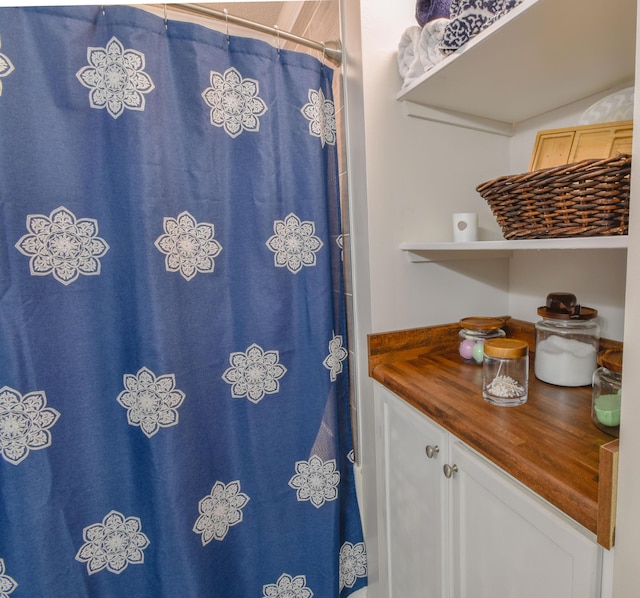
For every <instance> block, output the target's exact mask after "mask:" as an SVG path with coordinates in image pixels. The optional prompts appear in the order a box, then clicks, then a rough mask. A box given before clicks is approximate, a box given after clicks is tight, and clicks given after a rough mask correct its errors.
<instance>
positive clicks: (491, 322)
mask: <svg viewBox="0 0 640 598" xmlns="http://www.w3.org/2000/svg"><path fill="white" fill-rule="evenodd" d="M460 326H462V330H460V332H459V333H458V335H459V337H460V342H459V344H458V353H460V357H462V359H464V360H465V361H466V362H469V363H476V364H478V365H480V364H481V363H482V360H483V359H484V351H483V347H484V342H485V341H486V340H488V339H490V338H504V337H505V336H506V333H505V331H504V330H502V326H504V320H503V319H501V318H488V317H485V316H473V317H469V318H462V320H460Z"/></svg>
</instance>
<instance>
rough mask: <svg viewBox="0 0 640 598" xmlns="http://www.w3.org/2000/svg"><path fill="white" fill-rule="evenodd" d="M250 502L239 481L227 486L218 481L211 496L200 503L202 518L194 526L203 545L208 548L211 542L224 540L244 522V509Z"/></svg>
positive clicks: (199, 508) (199, 509)
mask: <svg viewBox="0 0 640 598" xmlns="http://www.w3.org/2000/svg"><path fill="white" fill-rule="evenodd" d="M249 500H250V499H249V497H248V496H247V495H246V494H244V492H240V481H239V480H235V481H233V482H230V483H229V484H226V485H225V484H224V483H223V482H220V481H217V482H216V483H215V484H214V486H213V488H212V489H211V494H209V495H207V496H205V497H204V498H203V499H202V500H201V501H200V502H199V503H198V511H199V512H200V516H199V517H198V519H197V520H196V522H195V524H194V526H193V531H194V532H195V533H196V534H201V538H200V539H201V541H202V545H203V546H206V545H207V544H209V542H211V540H218V541H222V540H224V538H225V536H226V535H227V532H228V531H229V528H230V527H231V526H233V525H238V524H239V523H240V522H241V521H242V518H243V514H242V509H243V508H244V507H245V505H246V504H247V503H248V502H249Z"/></svg>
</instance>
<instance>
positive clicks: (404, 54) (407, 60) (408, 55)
mask: <svg viewBox="0 0 640 598" xmlns="http://www.w3.org/2000/svg"><path fill="white" fill-rule="evenodd" d="M421 34H422V29H421V28H420V27H418V26H417V25H414V26H413V27H409V28H408V29H407V30H406V31H405V32H404V33H403V34H402V37H401V38H400V43H399V44H398V71H399V72H400V76H401V77H402V78H403V80H404V81H405V83H406V81H407V80H411V81H413V79H415V78H416V77H418V76H419V75H420V74H421V73H422V72H424V71H423V68H422V65H421V64H420V57H419V56H418V44H419V42H420V35H421Z"/></svg>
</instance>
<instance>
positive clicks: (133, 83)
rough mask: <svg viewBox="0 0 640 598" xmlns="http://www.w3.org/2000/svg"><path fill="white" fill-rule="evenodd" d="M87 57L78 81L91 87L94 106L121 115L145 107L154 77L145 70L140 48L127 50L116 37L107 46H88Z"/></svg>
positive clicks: (90, 92)
mask: <svg viewBox="0 0 640 598" xmlns="http://www.w3.org/2000/svg"><path fill="white" fill-rule="evenodd" d="M87 61H88V62H89V64H88V65H87V66H83V67H82V68H81V69H80V70H79V71H78V72H77V73H76V77H77V78H78V81H80V83H82V85H84V86H85V87H88V88H89V89H90V91H89V104H90V106H91V108H95V109H99V110H102V109H104V108H106V109H107V112H108V113H109V114H110V115H111V116H112V117H113V118H118V117H119V116H120V115H121V114H122V113H123V112H124V110H125V108H128V109H129V110H144V107H145V97H144V94H146V93H149V92H151V91H153V90H154V89H155V85H154V83H153V81H152V80H151V77H150V76H149V75H147V73H145V72H144V68H145V57H144V54H143V53H142V52H138V50H125V49H124V46H123V45H122V43H121V42H120V40H119V39H118V38H117V37H112V38H111V39H110V40H109V42H108V43H107V45H106V47H105V48H91V47H90V48H87Z"/></svg>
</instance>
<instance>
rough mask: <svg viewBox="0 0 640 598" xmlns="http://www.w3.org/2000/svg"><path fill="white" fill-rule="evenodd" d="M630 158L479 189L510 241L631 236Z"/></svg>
mask: <svg viewBox="0 0 640 598" xmlns="http://www.w3.org/2000/svg"><path fill="white" fill-rule="evenodd" d="M630 174H631V156H630V155H628V154H619V155H618V156H616V157H615V158H607V159H604V160H582V161H581V162H576V163H574V164H568V165H564V166H554V167H553V168H544V169H542V170H536V171H533V172H527V173H524V174H519V175H512V176H502V177H499V178H497V179H493V180H491V181H487V182H486V183H483V184H481V185H479V186H478V187H477V191H478V193H480V195H482V197H483V198H484V199H485V200H486V201H487V203H488V204H489V207H490V208H491V211H492V212H493V215H494V216H495V217H496V219H497V221H498V224H499V225H500V227H501V228H502V232H503V234H504V237H505V239H548V238H560V237H595V236H606V235H626V234H627V228H628V223H629V182H630V181H629V179H630Z"/></svg>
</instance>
